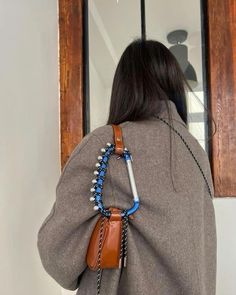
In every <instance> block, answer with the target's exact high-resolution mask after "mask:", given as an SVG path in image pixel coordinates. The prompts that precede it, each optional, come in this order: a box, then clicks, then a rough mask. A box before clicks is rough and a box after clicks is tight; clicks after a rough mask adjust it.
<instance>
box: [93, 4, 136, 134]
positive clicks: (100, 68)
mask: <svg viewBox="0 0 236 295" xmlns="http://www.w3.org/2000/svg"><path fill="white" fill-rule="evenodd" d="M140 31H141V24H140V1H139V0H129V1H122V0H119V1H117V0H90V1H89V80H90V82H89V91H90V131H92V130H93V129H95V128H96V127H98V126H101V125H103V124H106V120H107V118H108V108H109V102H110V95H111V87H112V80H113V76H114V73H115V69H116V66H117V63H118V61H119V59H120V56H121V54H122V52H123V51H124V49H125V47H126V46H127V45H128V44H129V43H130V42H131V41H132V40H133V39H134V38H137V37H140Z"/></svg>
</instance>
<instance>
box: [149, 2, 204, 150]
mask: <svg viewBox="0 0 236 295" xmlns="http://www.w3.org/2000/svg"><path fill="white" fill-rule="evenodd" d="M145 3H146V30H147V39H155V40H158V41H160V42H162V43H163V44H164V45H165V46H166V47H168V48H169V49H170V50H171V52H172V53H173V54H174V55H175V57H176V58H177V60H178V62H179V64H180V66H181V69H182V71H183V72H184V74H185V77H186V78H187V80H188V81H189V84H190V86H191V87H192V88H193V91H194V92H193V93H192V92H188V98H187V105H188V121H189V124H188V125H189V131H190V132H191V133H192V134H193V135H194V136H195V137H196V138H197V139H198V141H199V143H200V144H201V145H202V147H203V148H204V149H207V145H206V143H207V137H206V136H207V134H206V132H205V130H206V122H205V121H204V105H205V107H207V106H206V96H205V93H204V87H203V85H204V83H203V70H204V67H205V65H204V61H203V57H202V51H203V50H202V49H203V46H202V24H201V6H200V3H201V1H199V0H180V1H172V0H165V1H163V0H146V1H145ZM194 94H195V95H194Z"/></svg>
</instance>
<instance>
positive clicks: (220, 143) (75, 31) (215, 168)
mask: <svg viewBox="0 0 236 295" xmlns="http://www.w3.org/2000/svg"><path fill="white" fill-rule="evenodd" d="M203 2H205V3H206V5H204V9H206V12H205V15H207V21H206V20H205V29H206V32H205V33H206V36H207V40H205V41H206V46H207V49H208V52H207V53H206V56H205V58H206V62H207V69H206V72H205V75H206V77H205V78H206V81H207V84H208V85H207V86H206V87H205V91H207V97H208V106H207V107H208V109H209V111H210V113H211V115H212V116H213V118H214V120H215V122H216V125H217V133H216V134H215V135H214V137H213V138H212V140H211V141H210V142H209V149H208V151H209V159H210V163H211V168H212V175H213V182H214V187H215V197H236V132H235V131H234V130H235V129H236V115H235V114H236V87H235V86H234V82H235V81H236V37H235V35H236V20H235V18H236V4H235V1H234V0H207V1H203ZM203 2H202V3H203ZM87 5H88V1H87V0H84V1H83V0H59V42H60V45H59V49H60V52H59V56H60V58H59V60H60V125H61V168H63V167H64V165H65V163H66V161H67V160H68V158H69V156H70V154H71V152H72V151H73V149H74V148H75V146H76V145H77V144H78V143H79V142H80V141H81V139H82V138H83V136H84V135H85V134H86V133H88V132H89V130H90V128H89V113H90V110H89V99H88V98H89V83H88V81H89V74H88V73H89V71H88V63H87V64H85V61H87V62H88V60H89V59H88V56H87V57H86V54H88V31H85V29H88V15H87V14H88V7H87ZM222 41H223V42H222ZM226 44H227V46H226ZM85 81H87V83H85ZM84 85H85V87H84ZM226 98H227V99H226ZM219 110H220V111H219ZM210 121H211V120H210ZM226 122H227V124H226ZM210 123H211V122H209V124H208V125H209V137H211V136H212V131H213V130H214V128H212V124H210Z"/></svg>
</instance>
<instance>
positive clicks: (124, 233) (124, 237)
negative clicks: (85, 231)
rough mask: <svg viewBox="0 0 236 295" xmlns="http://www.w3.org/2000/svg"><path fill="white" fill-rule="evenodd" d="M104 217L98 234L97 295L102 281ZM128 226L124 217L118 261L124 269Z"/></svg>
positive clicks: (127, 217)
mask: <svg viewBox="0 0 236 295" xmlns="http://www.w3.org/2000/svg"><path fill="white" fill-rule="evenodd" d="M105 218H107V217H105V216H103V217H102V221H101V225H100V233H99V246H98V258H97V259H98V269H97V295H100V291H101V280H102V269H101V251H102V238H103V226H104V220H105ZM128 224H129V216H127V215H125V216H124V217H123V219H122V235H121V247H120V261H121V266H120V267H121V268H123V267H126V259H127V248H128V239H127V234H128Z"/></svg>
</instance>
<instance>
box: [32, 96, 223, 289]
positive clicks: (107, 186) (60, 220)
mask: <svg viewBox="0 0 236 295" xmlns="http://www.w3.org/2000/svg"><path fill="white" fill-rule="evenodd" d="M170 107H171V113H172V117H173V122H174V128H176V129H177V130H178V131H179V132H180V133H181V135H182V136H183V138H184V139H185V141H186V142H187V143H188V145H189V147H190V148H191V149H192V151H193V153H194V155H195V157H196V159H197V160H198V162H199V164H200V166H201V168H202V171H203V172H204V174H205V176H206V178H207V181H208V183H209V186H210V189H211V192H212V195H214V188H213V182H212V175H211V169H210V164H209V160H208V155H207V153H206V152H205V151H204V149H203V148H202V147H201V145H200V144H199V143H198V141H197V140H196V139H195V137H194V136H193V135H191V133H190V132H189V130H188V127H187V125H186V124H185V123H184V121H183V120H182V119H181V117H180V115H179V114H178V112H177V109H176V106H175V104H174V103H173V102H171V101H170ZM160 117H162V118H163V119H165V120H166V121H168V116H167V110H166V108H165V105H164V104H163V105H162V111H161V114H160ZM120 125H121V127H122V129H123V139H124V144H125V146H126V147H127V148H128V149H129V150H130V152H131V154H132V157H133V162H132V164H133V171H134V176H135V180H136V186H137V191H138V195H139V197H140V208H139V210H138V211H136V213H135V214H134V219H130V220H129V226H128V254H127V267H126V268H123V270H122V271H121V269H104V270H103V274H102V282H101V295H181V294H183V295H215V289H216V248H217V247H216V245H217V244H216V223H215V212H214V207H213V201H212V199H211V197H210V195H209V192H208V189H207V185H206V183H205V181H204V178H203V176H202V174H201V173H200V170H199V167H198V166H197V164H196V163H195V161H194V160H193V158H192V156H191V154H190V152H189V151H188V150H187V148H186V146H185V145H184V144H183V142H182V141H181V139H180V138H179V137H178V135H177V134H175V133H174V132H172V137H171V138H172V139H171V140H172V149H171V150H172V157H171V158H170V134H169V127H168V126H167V125H166V124H164V123H163V122H162V121H160V120H159V119H158V118H156V117H154V116H153V117H150V118H149V119H146V120H142V121H125V122H123V123H121V124H120ZM107 142H110V143H112V142H113V130H112V126H111V125H103V126H101V127H98V128H96V129H95V130H93V131H92V132H90V133H89V134H87V135H86V136H85V137H84V138H83V139H82V141H81V142H80V143H79V144H78V145H77V146H76V147H75V149H74V150H73V152H72V154H71V155H70V158H69V160H68V161H67V163H66V165H65V166H64V169H63V171H62V173H61V176H60V179H59V181H58V183H57V186H56V198H55V202H54V204H53V206H52V208H51V211H50V212H49V215H48V216H47V217H46V219H45V220H44V221H43V223H42V225H41V227H40V229H39V231H38V241H37V247H38V251H39V254H40V258H41V261H42V264H43V267H44V268H45V270H46V272H47V273H48V274H49V275H50V276H51V277H52V278H53V279H54V280H55V281H57V283H58V284H60V285H61V286H62V287H64V288H65V289H69V290H76V289H77V288H78V291H77V294H78V295H93V294H96V284H97V273H96V271H92V270H90V269H89V268H88V267H87V265H86V252H87V247H88V243H89V239H90V236H91V233H92V230H93V228H94V226H95V224H96V222H97V220H98V218H99V216H100V214H99V212H98V211H94V209H93V206H94V204H93V202H91V201H90V200H89V198H90V197H91V192H90V188H91V187H92V179H93V178H95V176H94V170H96V167H95V164H96V162H97V161H98V160H97V157H98V156H99V155H101V148H103V147H106V144H107ZM170 160H171V162H170ZM171 163H172V164H171ZM170 164H171V166H170ZM171 172H172V173H171ZM171 179H172V180H173V182H172V180H171ZM132 198H133V197H132V191H131V188H130V183H129V178H128V172H127V167H126V164H125V162H124V160H123V159H122V158H120V159H117V156H115V155H112V156H111V158H110V160H109V164H108V169H107V174H106V178H105V182H104V188H103V202H104V205H105V207H109V206H115V207H119V208H121V209H125V208H130V207H131V206H132V203H133V199H132Z"/></svg>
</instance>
